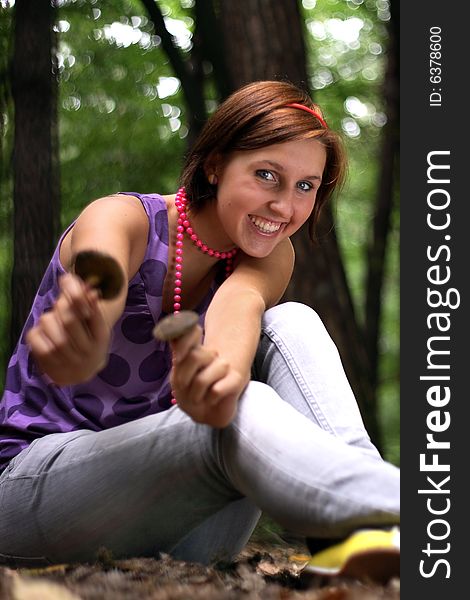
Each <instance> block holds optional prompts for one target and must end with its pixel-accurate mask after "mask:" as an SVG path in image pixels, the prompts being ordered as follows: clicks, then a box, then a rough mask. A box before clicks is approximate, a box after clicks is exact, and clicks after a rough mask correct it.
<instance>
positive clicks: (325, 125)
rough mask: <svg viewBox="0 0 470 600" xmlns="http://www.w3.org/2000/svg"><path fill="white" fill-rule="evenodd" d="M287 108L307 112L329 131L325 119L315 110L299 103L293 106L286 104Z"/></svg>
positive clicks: (294, 103)
mask: <svg viewBox="0 0 470 600" xmlns="http://www.w3.org/2000/svg"><path fill="white" fill-rule="evenodd" d="M286 106H291V107H292V108H300V109H301V110H305V111H306V112H308V113H310V114H311V115H313V116H314V117H316V118H317V119H318V120H319V121H320V123H321V124H322V125H323V127H324V128H325V129H328V125H327V124H326V121H325V119H324V118H323V117H322V116H321V115H320V113H317V112H316V111H315V110H313V108H309V107H308V106H305V104H298V103H297V102H293V103H292V104H286Z"/></svg>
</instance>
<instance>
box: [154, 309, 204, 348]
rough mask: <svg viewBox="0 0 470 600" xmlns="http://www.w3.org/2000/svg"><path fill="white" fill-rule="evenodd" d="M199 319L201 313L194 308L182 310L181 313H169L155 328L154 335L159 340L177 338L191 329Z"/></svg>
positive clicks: (164, 340)
mask: <svg viewBox="0 0 470 600" xmlns="http://www.w3.org/2000/svg"><path fill="white" fill-rule="evenodd" d="M198 321H199V315H198V314H197V313H196V312H194V311H193V310H182V311H181V312H179V313H176V314H173V315H168V316H167V317H165V318H164V319H162V320H161V321H160V322H159V323H157V325H156V326H155V327H154V329H153V335H154V337H156V338H157V339H158V340H161V341H163V342H168V341H171V340H176V339H177V338H179V337H182V336H183V335H186V334H187V333H189V331H191V329H192V328H193V327H195V326H196V324H197V323H198Z"/></svg>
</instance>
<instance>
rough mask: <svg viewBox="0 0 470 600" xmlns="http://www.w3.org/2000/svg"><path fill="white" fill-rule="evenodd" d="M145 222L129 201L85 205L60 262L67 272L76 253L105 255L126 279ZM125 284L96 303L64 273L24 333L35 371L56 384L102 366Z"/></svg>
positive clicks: (138, 257) (140, 247)
mask: <svg viewBox="0 0 470 600" xmlns="http://www.w3.org/2000/svg"><path fill="white" fill-rule="evenodd" d="M147 235H148V220H147V217H146V214H145V211H144V209H143V207H142V205H141V203H140V202H139V201H138V200H137V199H136V198H133V197H128V196H110V197H107V198H102V199H100V200H97V201H95V202H93V203H92V204H90V205H89V206H88V207H87V208H86V209H85V210H84V211H83V212H82V214H81V215H80V216H79V218H78V219H77V221H76V223H75V225H74V227H73V228H72V229H71V231H70V232H69V234H68V235H67V236H66V238H65V239H64V240H63V243H62V246H61V249H60V259H61V262H62V264H63V265H64V267H65V268H66V269H67V270H68V269H70V268H71V267H72V263H73V260H74V256H75V255H76V254H77V253H78V252H80V251H82V250H99V251H101V252H105V253H106V254H109V255H111V256H112V257H113V258H114V259H115V260H116V261H117V263H118V264H119V265H120V267H121V268H122V270H123V272H124V275H125V280H126V281H128V280H129V279H130V278H131V277H132V276H133V275H134V273H135V272H136V271H137V269H138V267H139V265H140V262H141V261H142V258H143V256H144V252H145V245H146V241H147ZM126 295H127V286H124V289H122V290H121V292H120V293H119V295H118V297H117V298H116V299H113V300H107V301H104V300H100V299H99V297H98V295H97V292H96V291H95V290H93V289H90V288H89V286H87V285H85V284H84V283H83V282H82V281H81V280H80V279H79V278H78V277H76V276H75V275H72V274H70V273H69V274H67V275H65V276H64V277H63V278H62V279H61V281H60V293H59V296H58V297H57V299H56V301H55V303H54V305H53V307H52V310H50V311H49V312H47V313H45V314H43V315H42V316H41V318H40V319H39V321H38V323H36V325H35V327H33V328H32V329H31V330H30V331H29V332H28V334H27V341H28V343H29V344H30V347H31V351H32V353H33V356H34V358H35V359H36V362H37V363H38V365H39V367H40V369H41V370H42V371H43V372H45V373H46V374H47V375H48V376H49V377H50V378H51V379H52V380H53V381H55V382H56V383H57V384H59V385H72V384H75V383H80V382H83V381H86V380H88V379H90V378H91V377H93V376H94V375H95V374H96V373H98V372H99V371H100V370H101V369H102V368H103V367H104V366H105V364H106V362H107V357H108V348H109V343H110V337H111V329H112V327H113V325H114V323H115V322H116V321H117V319H118V318H119V316H120V315H121V313H122V311H123V309H124V304H125V300H126Z"/></svg>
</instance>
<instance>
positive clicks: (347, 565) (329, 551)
mask: <svg viewBox="0 0 470 600" xmlns="http://www.w3.org/2000/svg"><path fill="white" fill-rule="evenodd" d="M304 572H305V573H307V574H312V575H324V576H345V577H354V578H357V579H361V580H364V579H371V580H374V581H387V580H388V579H391V578H392V577H399V576H400V530H399V529H398V528H397V527H396V528H393V529H389V530H380V529H363V530H359V531H357V532H355V533H353V534H351V535H350V536H349V537H348V538H346V539H345V540H343V541H342V542H340V543H338V544H335V545H334V546H330V547H329V548H326V549H325V550H322V551H321V552H318V553H317V554H314V555H313V556H312V557H311V558H310V560H309V561H308V563H307V564H306V566H305V568H304Z"/></svg>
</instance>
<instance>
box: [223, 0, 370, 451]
mask: <svg viewBox="0 0 470 600" xmlns="http://www.w3.org/2000/svg"><path fill="white" fill-rule="evenodd" d="M220 11H221V12H220V21H221V28H222V35H223V38H224V41H225V51H226V57H227V66H228V71H229V75H230V79H231V84H232V89H236V88H238V87H239V86H241V85H243V84H245V83H248V82H250V81H256V80H260V79H288V80H290V81H292V82H293V83H295V84H297V85H299V86H300V87H303V88H306V87H308V86H307V82H308V75H307V67H306V59H305V47H304V38H303V35H304V30H303V21H302V19H301V15H300V12H299V7H298V3H297V1H296V0H239V1H238V2H236V3H235V2H232V0H220ZM319 237H320V240H321V241H320V243H319V245H317V246H313V245H312V243H311V241H310V240H309V237H308V233H307V229H306V227H303V228H302V229H301V230H300V231H299V232H298V233H297V234H296V235H295V236H293V240H292V241H293V243H294V247H295V251H296V268H295V271H294V276H293V278H292V281H291V283H290V285H289V288H288V289H287V292H286V294H285V296H284V298H283V300H291V299H292V300H297V301H299V302H303V303H304V304H308V305H309V306H312V307H313V308H315V310H316V311H317V312H318V313H319V314H320V316H321V318H322V319H323V321H324V323H325V325H326V327H327V329H328V330H329V332H330V335H331V336H332V337H333V339H334V341H335V343H336V345H337V346H338V349H339V352H340V355H341V358H342V360H343V364H344V366H345V370H346V373H347V376H348V379H349V381H350V383H351V386H352V388H353V390H354V392H355V394H356V398H357V400H358V403H359V406H360V408H361V411H362V414H363V417H364V420H365V423H366V426H367V429H368V431H369V434H370V435H371V437H372V439H373V440H374V442H375V443H376V444H377V445H379V446H380V437H379V428H378V420H377V411H376V402H375V395H374V390H373V388H372V386H371V381H370V377H369V376H370V368H369V362H368V356H367V352H366V349H365V344H364V340H363V338H362V335H361V330H360V328H359V326H358V323H357V320H356V318H355V314H354V309H353V303H352V300H351V294H350V291H349V287H348V284H347V281H346V277H345V272H344V268H343V263H342V259H341V255H340V250H339V246H338V243H337V240H336V236H335V234H334V229H333V218H332V214H331V211H330V210H329V209H328V208H327V209H326V210H324V211H323V213H322V217H321V220H320V224H319Z"/></svg>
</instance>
